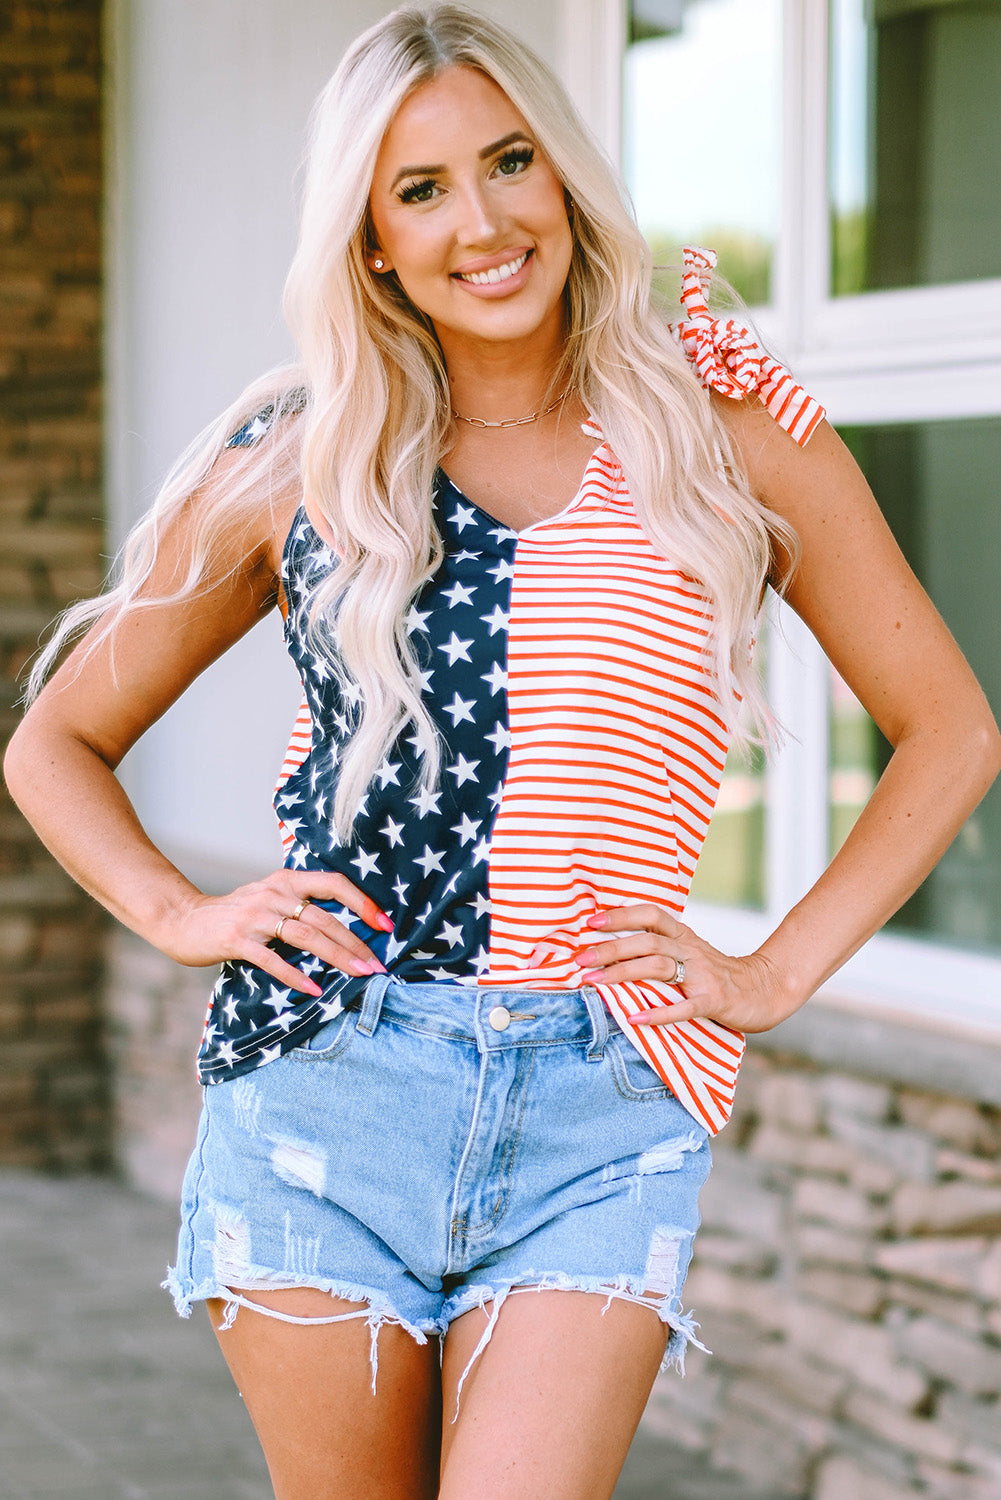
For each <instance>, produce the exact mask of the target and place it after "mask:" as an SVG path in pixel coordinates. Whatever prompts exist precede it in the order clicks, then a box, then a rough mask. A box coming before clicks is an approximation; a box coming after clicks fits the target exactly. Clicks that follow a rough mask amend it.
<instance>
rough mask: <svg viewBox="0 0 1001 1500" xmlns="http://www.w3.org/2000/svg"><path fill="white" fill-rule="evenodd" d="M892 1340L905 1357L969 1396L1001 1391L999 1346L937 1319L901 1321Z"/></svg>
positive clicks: (922, 1318)
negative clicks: (989, 1343) (994, 1345)
mask: <svg viewBox="0 0 1001 1500" xmlns="http://www.w3.org/2000/svg"><path fill="white" fill-rule="evenodd" d="M895 1342H896V1346H897V1348H898V1350H899V1351H900V1353H901V1354H903V1355H904V1356H905V1357H906V1358H908V1359H912V1360H914V1362H915V1363H916V1364H919V1365H922V1366H923V1367H924V1368H925V1369H926V1370H927V1371H928V1373H929V1374H931V1375H934V1376H935V1377H936V1378H937V1379H939V1380H947V1381H949V1382H951V1384H953V1385H955V1386H958V1387H959V1389H960V1390H961V1391H965V1392H966V1393H967V1394H968V1395H971V1396H980V1395H987V1396H990V1395H995V1394H996V1393H997V1392H998V1391H999V1390H1001V1348H995V1347H991V1346H990V1345H988V1344H986V1343H984V1342H983V1341H982V1340H980V1339H976V1338H973V1337H972V1336H971V1335H970V1334H968V1333H963V1332H962V1330H960V1329H958V1328H950V1327H949V1325H948V1324H947V1323H943V1322H941V1321H940V1320H939V1319H938V1318H930V1317H917V1318H913V1319H909V1320H907V1321H904V1320H901V1322H900V1326H899V1327H898V1328H897V1330H896V1334H895Z"/></svg>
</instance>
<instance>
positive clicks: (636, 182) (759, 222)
mask: <svg viewBox="0 0 1001 1500" xmlns="http://www.w3.org/2000/svg"><path fill="white" fill-rule="evenodd" d="M628 21H629V46H628V48H627V51H626V59H625V71H624V79H623V146H624V150H623V161H624V170H625V175H626V180H627V182H628V184H629V188H630V192H631V193H632V195H633V201H634V203H635V205H636V215H637V218H638V220H639V224H640V228H641V229H642V231H643V233H644V234H645V236H646V238H647V240H648V242H649V244H650V248H651V251H652V252H653V261H654V265H655V266H658V267H661V268H662V269H661V270H660V272H659V273H657V272H655V274H654V285H655V288H656V289H657V291H658V292H659V293H660V295H661V296H662V298H663V299H664V301H665V302H666V303H667V304H668V306H669V307H670V308H671V309H672V310H673V309H675V308H676V307H677V303H678V291H679V285H678V269H677V268H678V267H679V266H680V264H681V247H682V245H686V244H687V245H692V244H696V245H708V246H710V247H711V248H712V249H714V250H716V251H717V252H718V254H719V269H720V274H721V275H722V276H724V277H726V279H727V280H728V281H729V282H730V283H731V284H732V285H733V287H734V288H735V289H736V291H737V292H738V293H739V294H740V296H741V297H742V298H743V300H744V301H745V302H747V303H750V304H752V305H753V304H756V303H757V304H760V303H764V302H767V301H768V300H769V296H770V286H771V271H772V258H773V253H774V246H775V239H776V235H777V230H778V214H779V195H780V187H781V117H780V112H781V97H782V87H781V65H782V7H781V0H632V3H631V4H630V5H629V7H628ZM748 122H752V125H751V126H750V127H749V125H748Z"/></svg>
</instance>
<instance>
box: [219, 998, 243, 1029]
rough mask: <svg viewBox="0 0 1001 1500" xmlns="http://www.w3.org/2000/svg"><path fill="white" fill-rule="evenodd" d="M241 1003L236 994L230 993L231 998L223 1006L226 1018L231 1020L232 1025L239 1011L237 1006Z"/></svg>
mask: <svg viewBox="0 0 1001 1500" xmlns="http://www.w3.org/2000/svg"><path fill="white" fill-rule="evenodd" d="M239 1004H240V1002H239V1000H237V998H236V996H235V995H230V997H229V999H228V1000H227V1001H226V1004H225V1005H224V1006H223V1008H222V1009H223V1015H224V1016H225V1017H226V1020H227V1021H228V1022H229V1024H230V1025H231V1026H232V1025H233V1022H234V1021H235V1020H236V1012H237V1007H238V1006H239Z"/></svg>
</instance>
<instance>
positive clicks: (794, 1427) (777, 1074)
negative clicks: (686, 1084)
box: [646, 1052, 1001, 1500]
mask: <svg viewBox="0 0 1001 1500" xmlns="http://www.w3.org/2000/svg"><path fill="white" fill-rule="evenodd" d="M738 1094H739V1101H740V1107H739V1112H738V1114H737V1116H736V1117H735V1119H734V1121H733V1122H732V1124H731V1125H730V1126H728V1127H727V1130H726V1131H724V1133H723V1135H722V1136H721V1137H720V1138H719V1141H718V1142H717V1143H716V1145H715V1148H714V1156H715V1160H716V1165H715V1169H714V1172H713V1175H712V1177H711V1179H710V1182H709V1185H708V1187H707V1189H706V1191H705V1193H704V1195H703V1229H702V1231H701V1235H700V1238H699V1240H698V1248H697V1252H696V1259H695V1263H694V1264H693V1268H692V1272H691V1275H690V1277H689V1282H688V1286H687V1288H686V1298H685V1300H686V1303H687V1305H688V1306H690V1307H691V1308H693V1309H694V1310H695V1313H696V1316H697V1317H698V1318H699V1320H700V1322H701V1328H702V1337H703V1339H704V1341H705V1342H706V1343H707V1344H708V1345H709V1347H710V1348H711V1349H712V1350H713V1351H714V1353H713V1357H712V1358H711V1359H707V1358H706V1357H705V1356H704V1355H701V1354H700V1353H699V1352H698V1351H697V1350H693V1351H692V1353H691V1354H690V1355H689V1359H688V1373H687V1376H686V1378H685V1379H684V1380H683V1381H682V1380H678V1378H677V1377H676V1376H670V1375H666V1376H663V1377H661V1379H660V1380H659V1381H658V1383H657V1385H656V1387H655V1390H654V1395H653V1397H652V1399H651V1404H650V1408H649V1411H648V1414H647V1418H646V1421H647V1424H648V1426H651V1427H653V1428H655V1429H656V1428H660V1429H662V1430H663V1431H664V1432H665V1433H670V1435H671V1436H672V1437H673V1438H674V1439H681V1440H683V1441H684V1442H686V1443H687V1444H688V1445H690V1446H691V1447H693V1448H697V1449H701V1450H703V1451H706V1452H709V1453H711V1455H712V1457H713V1460H714V1462H716V1463H718V1464H719V1465H720V1466H721V1467H727V1468H733V1469H737V1470H738V1471H739V1472H742V1473H746V1474H747V1475H748V1477H749V1478H752V1479H753V1480H754V1482H755V1483H756V1484H757V1485H765V1486H771V1487H772V1488H773V1489H774V1492H775V1494H776V1495H777V1496H778V1495H797V1496H801V1497H807V1496H809V1497H810V1500H915V1497H918V1496H924V1497H929V1500H998V1497H999V1496H1001V1399H999V1393H1001V1310H999V1302H1001V1110H999V1109H997V1108H990V1107H988V1106H981V1105H978V1104H976V1103H973V1102H970V1101H968V1100H964V1099H960V1098H955V1097H949V1096H947V1095H942V1094H935V1093H932V1092H928V1091H924V1090H921V1089H916V1088H913V1087H906V1086H903V1085H891V1084H889V1083H883V1082H880V1081H877V1080H872V1079H867V1078H862V1077H859V1076H851V1075H848V1074H843V1075H842V1074H838V1073H836V1072H830V1071H827V1070H820V1069H817V1068H815V1067H814V1066H813V1065H812V1064H811V1063H809V1062H806V1061H805V1060H803V1059H802V1058H796V1057H790V1056H783V1055H781V1054H773V1055H771V1056H767V1057H766V1056H762V1055H760V1054H755V1053H753V1052H752V1053H751V1054H750V1056H749V1058H748V1062H747V1070H746V1073H745V1075H744V1077H743V1079H742V1085H741V1088H740V1090H739V1091H738Z"/></svg>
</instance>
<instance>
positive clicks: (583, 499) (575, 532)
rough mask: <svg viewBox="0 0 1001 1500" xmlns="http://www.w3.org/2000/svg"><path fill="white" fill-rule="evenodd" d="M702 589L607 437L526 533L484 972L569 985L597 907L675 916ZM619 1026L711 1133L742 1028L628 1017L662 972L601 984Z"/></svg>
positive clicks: (709, 773)
mask: <svg viewBox="0 0 1001 1500" xmlns="http://www.w3.org/2000/svg"><path fill="white" fill-rule="evenodd" d="M710 623H711V617H710V604H709V601H708V599H707V597H706V595H705V594H704V592H703V590H702V589H701V587H700V585H699V584H698V583H697V582H696V581H695V580H694V579H693V578H691V577H690V576H688V575H687V574H685V573H684V572H682V571H681V570H680V569H679V568H678V567H677V566H675V565H673V564H672V563H671V562H670V561H669V560H668V559H665V558H663V557H661V556H660V555H658V553H657V552H656V551H655V550H654V548H653V546H652V544H651V543H650V542H649V540H648V539H647V538H646V536H645V535H644V533H643V531H642V530H641V528H640V525H639V522H638V520H637V517H636V514H635V511H634V509H633V506H632V503H631V501H630V499H629V495H628V492H627V490H626V486H625V483H624V480H623V477H622V472H621V469H620V467H619V465H618V463H617V462H616V460H615V458H614V455H613V454H612V453H611V451H610V449H609V448H608V447H607V446H605V445H602V446H601V447H600V448H599V449H598V450H597V452H596V453H595V454H594V456H593V457H592V459H591V462H590V464H589V465H588V470H587V474H586V476H585V480H584V483H583V485H582V488H581V490H580V492H579V494H578V496H577V498H576V499H575V501H574V502H573V504H572V505H571V506H570V507H569V508H568V509H567V510H566V511H564V512H563V513H562V514H561V515H560V516H557V517H555V518H554V519H553V520H552V521H549V522H542V523H540V524H539V525H536V526H532V527H531V528H529V530H528V531H526V532H524V533H523V534H522V535H521V537H520V538H519V541H518V546H517V550H516V553H515V567H514V578H513V581H512V586H511V618H510V625H509V631H508V719H509V726H510V731H511V740H512V746H511V752H510V759H509V762H508V772H507V777H506V779H505V782H504V789H503V797H502V801H501V804H500V809H499V811H498V815H497V820H496V823H495V825H494V831H493V838H492V842H491V850H490V860H489V882H490V898H491V938H490V967H489V970H488V972H487V973H486V974H485V975H481V977H480V979H479V983H480V984H486V985H525V986H527V987H529V988H540V989H543V988H544V989H550V988H554V989H560V988H564V987H566V988H571V987H573V986H574V985H575V984H576V983H577V982H578V981H577V979H576V973H577V966H576V963H575V962H574V957H573V955H574V951H575V950H577V949H579V948H581V947H584V946H586V945H587V944H589V943H591V942H593V941H594V940H595V937H596V934H595V933H594V931H593V929H590V928H587V927H585V925H584V923H585V920H586V918H587V917H588V916H590V915H591V914H592V913H593V912H594V911H595V910H596V909H598V908H604V907H610V906H623V905H630V904H632V903H635V902H646V901H650V902H654V903H656V904H657V905H659V906H663V907H665V908H666V909H668V910H670V911H673V912H675V913H677V914H679V915H680V914H681V913H682V912H683V911H684V907H685V901H686V899H687V896H688V890H689V886H690V884H691V879H692V874H693V872H694V869H695V864H696V861H697V859H698V856H699V852H700V850H701V848H702V843H703V840H704V838H705V835H706V831H707V829H708V827H709V819H710V817H711V815H712V811H713V807H714V805H715V802H716V796H717V793H718V791H719V782H720V777H721V775H722V772H723V762H724V759H725V757H726V748H727V740H728V733H727V726H726V725H725V724H724V723H723V721H722V719H721V718H720V716H719V711H718V703H717V700H716V698H715V695H714V692H713V676H712V673H711V670H710V664H709V662H708V660H707V657H706V652H705V646H706V637H707V632H708V628H709V625H710ZM596 988H597V989H598V991H599V993H600V994H601V995H602V996H603V998H604V1000H605V1003H606V1004H607V1005H608V1007H609V1009H610V1011H611V1012H612V1013H613V1015H615V1017H616V1019H617V1020H618V1021H619V1023H620V1025H621V1026H622V1028H623V1030H624V1031H625V1033H626V1035H627V1036H629V1037H630V1039H631V1040H632V1041H633V1042H634V1043H635V1045H636V1047H637V1049H638V1050H639V1051H640V1052H641V1054H642V1055H643V1056H645V1057H646V1058H647V1060H648V1061H649V1062H650V1063H651V1064H652V1065H653V1067H654V1068H655V1069H656V1070H657V1072H658V1073H659V1075H660V1076H661V1077H662V1078H663V1079H664V1081H665V1082H666V1083H667V1084H668V1085H669V1087H670V1088H671V1089H672V1090H673V1091H674V1092H675V1093H676V1094H677V1096H678V1098H679V1099H680V1100H681V1101H682V1102H683V1103H684V1104H685V1105H686V1107H687V1108H688V1109H689V1110H690V1111H691V1112H692V1114H693V1115H695V1117H696V1118H697V1119H700V1120H702V1121H703V1122H704V1123H705V1125H706V1126H707V1128H708V1129H709V1130H711V1131H713V1132H715V1131H717V1130H718V1129H719V1128H720V1127H721V1126H722V1125H723V1124H724V1123H725V1121H726V1118H727V1116H728V1114H729V1111H730V1107H731V1105H732V1101H733V1090H734V1083H735V1080H736V1074H737V1068H738V1065H739V1063H740V1059H741V1055H742V1052H743V1038H742V1037H741V1036H740V1035H739V1034H737V1033H734V1032H732V1031H730V1030H729V1029H728V1028H726V1027H723V1026H719V1025H717V1024H716V1023H715V1022H713V1021H685V1022H680V1023H678V1024H677V1025H666V1026H665V1025H662V1026H656V1027H643V1028H640V1029H636V1028H634V1027H633V1026H631V1025H630V1024H629V1023H628V1022H627V1021H626V1020H625V1017H626V1016H627V1015H628V1014H630V1013H631V1012H635V1011H637V1010H643V1009H647V1008H650V1007H652V1006H655V1005H663V1004H670V1003H671V1002H672V1000H675V999H676V998H677V994H676V991H674V990H673V989H672V988H671V987H670V986H669V985H664V984H660V983H643V984H642V985H636V984H618V985H601V984H599V985H597V986H596Z"/></svg>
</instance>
